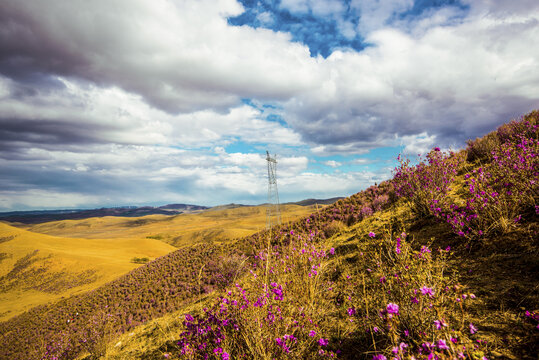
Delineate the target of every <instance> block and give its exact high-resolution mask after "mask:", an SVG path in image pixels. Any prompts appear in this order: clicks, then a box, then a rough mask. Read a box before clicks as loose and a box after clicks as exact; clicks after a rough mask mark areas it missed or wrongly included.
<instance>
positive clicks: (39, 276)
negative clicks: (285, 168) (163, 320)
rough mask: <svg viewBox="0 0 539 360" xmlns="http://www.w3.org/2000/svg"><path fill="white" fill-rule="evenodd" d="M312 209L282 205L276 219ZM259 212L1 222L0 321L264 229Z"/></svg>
mask: <svg viewBox="0 0 539 360" xmlns="http://www.w3.org/2000/svg"><path fill="white" fill-rule="evenodd" d="M313 209H314V207H305V206H298V205H284V206H282V217H283V221H290V220H293V219H296V218H298V217H301V216H305V215H307V214H310V213H312V212H313ZM265 222H266V208H265V207H264V206H255V207H239V208H234V209H226V210H214V211H206V212H202V213H198V214H181V215H176V216H166V215H150V216H144V217H138V218H126V217H103V218H90V219H83V220H63V221H53V222H48V223H42V224H37V225H20V224H19V225H18V227H15V226H11V225H8V224H5V223H1V222H0V321H5V320H7V319H9V318H11V317H13V316H15V315H18V314H20V313H22V312H24V311H27V310H29V309H30V308H32V307H34V306H38V305H42V304H46V303H49V302H54V301H57V300H59V299H61V298H63V297H69V296H71V295H74V294H78V293H81V292H86V291H89V290H92V289H95V288H97V287H99V286H101V285H103V284H105V283H107V282H110V281H112V280H114V279H116V278H118V277H119V276H121V275H123V274H126V273H128V272H129V271H131V270H133V269H135V268H137V267H139V266H141V264H135V263H133V261H132V260H133V259H134V258H148V259H150V260H153V259H155V258H156V257H159V256H163V255H165V254H167V253H169V252H171V251H174V250H176V249H177V247H182V246H187V245H192V244H194V243H196V242H201V241H214V242H223V241H226V240H227V239H234V238H239V237H243V236H247V235H250V234H253V233H255V232H257V231H259V230H261V229H262V228H264V227H265Z"/></svg>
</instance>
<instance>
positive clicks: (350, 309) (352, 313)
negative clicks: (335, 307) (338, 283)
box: [348, 307, 356, 316]
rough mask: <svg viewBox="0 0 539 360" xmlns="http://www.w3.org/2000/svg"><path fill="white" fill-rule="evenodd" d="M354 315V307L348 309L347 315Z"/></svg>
mask: <svg viewBox="0 0 539 360" xmlns="http://www.w3.org/2000/svg"><path fill="white" fill-rule="evenodd" d="M355 314H356V309H355V308H354V307H351V308H348V315H349V316H353V315H355Z"/></svg>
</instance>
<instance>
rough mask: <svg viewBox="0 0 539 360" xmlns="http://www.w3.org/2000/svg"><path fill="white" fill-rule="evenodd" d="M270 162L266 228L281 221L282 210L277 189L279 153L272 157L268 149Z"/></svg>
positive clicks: (267, 153)
mask: <svg viewBox="0 0 539 360" xmlns="http://www.w3.org/2000/svg"><path fill="white" fill-rule="evenodd" d="M266 161H267V162H268V208H267V210H266V228H267V229H269V228H271V227H272V226H273V225H277V224H280V223H281V211H280V209H279V192H278V191H277V155H275V156H274V157H271V156H270V154H269V152H268V151H267V150H266Z"/></svg>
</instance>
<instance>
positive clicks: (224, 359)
mask: <svg viewBox="0 0 539 360" xmlns="http://www.w3.org/2000/svg"><path fill="white" fill-rule="evenodd" d="M221 358H222V360H230V355H228V353H227V352H224V353H223V354H222V355H221Z"/></svg>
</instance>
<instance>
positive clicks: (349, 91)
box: [284, 12, 539, 153]
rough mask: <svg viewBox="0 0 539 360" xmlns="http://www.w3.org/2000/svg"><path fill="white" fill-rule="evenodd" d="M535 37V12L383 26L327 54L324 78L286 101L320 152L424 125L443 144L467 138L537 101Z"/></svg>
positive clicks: (385, 139) (538, 17)
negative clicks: (357, 43) (407, 28)
mask: <svg viewBox="0 0 539 360" xmlns="http://www.w3.org/2000/svg"><path fill="white" fill-rule="evenodd" d="M535 38H539V14H538V13H533V12H532V13H530V14H527V15H518V16H514V17H504V18H500V17H499V16H498V15H491V14H489V13H484V12H481V13H477V15H475V16H474V17H471V18H469V19H467V20H466V21H464V22H462V23H461V24H458V25H454V26H433V27H432V28H429V29H428V30H426V31H424V32H422V33H419V34H414V33H406V32H404V31H401V30H398V29H390V28H384V29H380V30H376V31H373V32H372V33H371V34H370V35H369V36H368V37H367V41H368V42H369V43H371V44H372V46H371V47H369V48H367V49H365V50H363V51H361V52H352V51H336V52H334V53H333V54H332V55H331V56H329V57H328V58H327V60H326V61H325V62H323V63H321V65H320V67H321V71H322V72H323V73H324V74H325V76H324V81H323V82H322V83H321V84H320V86H319V87H317V88H313V89H311V90H310V91H306V92H303V93H302V94H301V95H298V96H296V97H293V98H291V99H290V100H289V101H288V102H286V104H285V106H284V109H285V112H286V113H287V118H286V119H287V121H288V122H289V123H290V124H291V125H292V127H293V128H294V129H295V130H296V131H298V132H299V133H301V134H302V135H303V139H304V140H305V141H307V142H309V143H311V144H313V151H315V152H317V153H324V152H326V153H327V152H328V151H327V150H326V149H331V148H333V149H335V150H337V151H339V150H341V151H346V152H347V153H353V152H361V151H362V150H365V149H370V148H372V147H378V146H387V145H388V143H390V142H391V141H392V140H391V139H394V138H395V137H398V138H403V137H405V136H414V135H419V134H422V133H423V132H424V131H425V129H428V131H429V136H435V137H436V139H437V141H438V142H439V145H440V146H444V147H447V146H451V145H453V147H455V146H463V145H464V141H465V140H466V139H468V138H474V137H476V136H480V135H483V134H484V133H486V132H488V131H491V130H493V129H494V128H495V127H496V126H498V125H500V124H501V123H503V122H505V121H507V120H509V119H511V118H514V117H516V116H519V115H520V114H522V113H525V112H527V111H530V110H531V109H533V108H536V107H538V106H539V97H538V96H537V94H539V50H538V49H537V48H533V47H530V46H529V44H530V43H533V42H534V39H535ZM374 144H378V145H377V146H376V145H374Z"/></svg>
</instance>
